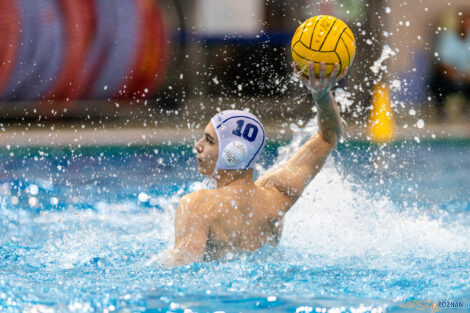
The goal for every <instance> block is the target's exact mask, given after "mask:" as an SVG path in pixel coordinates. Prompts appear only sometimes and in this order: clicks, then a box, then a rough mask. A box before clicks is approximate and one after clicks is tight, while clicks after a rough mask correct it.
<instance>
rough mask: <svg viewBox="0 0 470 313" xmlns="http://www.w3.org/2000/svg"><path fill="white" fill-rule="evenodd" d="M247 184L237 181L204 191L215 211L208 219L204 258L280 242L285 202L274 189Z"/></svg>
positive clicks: (207, 258) (212, 257)
mask: <svg viewBox="0 0 470 313" xmlns="http://www.w3.org/2000/svg"><path fill="white" fill-rule="evenodd" d="M248 187H249V186H246V185H245V186H241V185H240V184H235V185H229V186H226V187H224V188H220V189H216V190H205V191H204V196H205V197H207V198H208V206H210V207H211V208H212V212H213V214H214V215H213V217H212V218H211V219H210V222H209V232H208V236H207V244H206V251H205V254H204V260H211V259H214V258H219V257H222V256H224V255H225V254H226V253H228V252H243V251H254V250H257V249H259V248H260V247H262V246H263V245H265V244H270V245H272V246H276V245H277V244H278V242H279V240H280V236H281V233H282V226H283V216H284V209H285V203H282V199H280V198H279V194H278V193H277V192H276V191H275V190H273V189H272V188H265V187H260V186H257V185H253V186H252V189H249V188H248Z"/></svg>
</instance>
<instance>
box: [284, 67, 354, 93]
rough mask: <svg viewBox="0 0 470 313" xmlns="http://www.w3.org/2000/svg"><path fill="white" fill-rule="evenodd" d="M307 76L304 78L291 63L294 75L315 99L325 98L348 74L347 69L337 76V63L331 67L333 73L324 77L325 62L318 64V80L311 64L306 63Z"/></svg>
mask: <svg viewBox="0 0 470 313" xmlns="http://www.w3.org/2000/svg"><path fill="white" fill-rule="evenodd" d="M307 64H308V76H309V77H306V76H305V75H304V74H303V72H301V71H299V69H298V68H297V65H296V64H295V62H293V63H292V66H293V67H294V74H295V75H296V76H297V77H298V78H299V79H300V81H301V82H302V83H303V84H304V86H305V87H307V89H308V90H309V91H310V92H311V93H312V96H313V97H314V98H315V99H319V98H324V97H326V96H327V95H328V94H329V92H330V90H331V88H333V86H334V85H335V84H336V83H337V82H338V81H340V80H341V79H342V78H343V77H344V76H346V74H347V72H348V68H345V69H344V71H343V73H341V74H340V75H339V76H337V74H338V63H335V64H334V66H333V71H332V72H331V74H330V76H329V77H328V78H327V77H326V64H325V62H321V63H320V78H319V79H317V78H316V77H315V68H314V63H313V62H308V63H307Z"/></svg>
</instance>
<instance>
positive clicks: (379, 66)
mask: <svg viewBox="0 0 470 313" xmlns="http://www.w3.org/2000/svg"><path fill="white" fill-rule="evenodd" d="M395 55H396V52H395V51H393V49H392V48H390V46H389V45H384V47H383V49H382V54H381V55H380V58H378V59H377V60H376V61H375V62H374V65H372V66H371V67H370V69H371V70H372V72H373V73H374V74H378V73H379V72H380V71H386V70H387V66H386V65H385V64H384V62H385V61H386V60H388V59H389V58H390V57H393V56H395Z"/></svg>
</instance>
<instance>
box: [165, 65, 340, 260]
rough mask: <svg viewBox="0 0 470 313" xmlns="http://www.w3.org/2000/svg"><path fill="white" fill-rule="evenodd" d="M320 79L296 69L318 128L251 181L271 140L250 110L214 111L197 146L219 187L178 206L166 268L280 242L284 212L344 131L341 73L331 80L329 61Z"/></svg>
mask: <svg viewBox="0 0 470 313" xmlns="http://www.w3.org/2000/svg"><path fill="white" fill-rule="evenodd" d="M320 68H321V72H320V78H319V79H315V74H314V67H313V63H309V65H308V73H309V77H310V78H307V77H306V76H304V75H301V74H299V71H298V70H297V67H296V66H295V65H294V72H295V74H296V75H297V76H299V78H300V79H301V80H302V82H303V83H304V85H305V86H306V87H307V88H308V89H309V90H310V91H311V92H312V95H313V98H314V101H315V104H316V106H317V109H318V110H317V111H318V117H319V118H318V121H319V132H318V133H317V134H316V135H314V136H313V137H312V138H310V139H309V140H308V141H307V142H306V143H305V144H304V145H303V146H302V147H301V148H300V149H299V150H298V151H297V152H296V153H295V154H294V155H293V156H292V157H291V158H290V159H289V160H288V161H287V162H285V163H284V164H283V165H282V166H281V167H280V168H278V169H276V170H274V171H272V172H268V173H266V174H265V175H263V176H262V177H260V178H259V179H258V180H257V181H256V182H255V181H253V168H252V166H253V163H254V161H255V160H256V157H257V155H258V154H259V152H260V151H261V150H262V148H263V146H264V142H265V136H264V129H263V126H262V125H261V123H260V122H259V120H258V119H257V118H256V117H255V116H254V115H252V114H250V113H248V112H244V111H236V110H229V111H223V112H220V113H218V114H216V115H215V116H214V117H213V118H212V119H211V121H210V122H209V123H208V124H207V126H206V128H205V133H204V136H203V138H201V140H199V141H198V142H197V143H196V145H195V149H196V151H197V161H198V165H199V167H198V168H199V171H200V173H201V174H203V175H208V176H213V177H214V178H215V180H216V182H217V188H216V189H212V190H210V189H202V190H198V191H195V192H193V193H191V194H188V195H186V196H184V197H183V198H182V199H181V200H180V202H179V204H178V208H177V210H176V217H175V245H174V248H173V249H170V250H167V251H164V252H163V253H162V254H161V255H160V257H161V258H159V259H160V262H161V263H163V265H164V266H166V267H172V266H179V265H183V264H188V263H193V262H201V261H209V260H213V259H216V258H219V257H222V256H224V255H226V254H227V253H229V252H231V253H237V252H246V251H255V250H257V249H259V248H261V247H262V246H263V245H265V244H270V245H272V246H276V245H277V244H278V242H279V240H280V238H281V233H282V227H283V220H284V216H285V214H286V212H287V211H288V210H289V209H290V208H291V207H292V205H293V204H294V203H295V202H296V201H297V199H298V198H299V197H300V195H301V194H302V192H303V190H304V188H305V187H306V186H307V185H308V183H309V182H310V181H311V180H312V179H313V177H314V176H315V175H316V174H317V173H318V172H319V171H320V169H321V167H322V166H323V164H324V162H325V160H326V158H327V156H328V155H329V154H330V152H331V150H332V149H333V148H334V147H335V145H336V142H337V140H338V137H339V136H340V134H341V131H342V127H341V118H340V115H339V110H338V107H337V105H336V103H335V101H334V98H333V96H332V94H331V88H332V87H333V86H334V85H335V83H336V82H337V81H338V80H339V79H341V78H342V77H344V75H345V74H346V71H344V73H343V74H342V75H340V76H338V77H336V74H337V72H338V64H335V66H334V69H333V72H332V74H331V75H330V77H329V78H327V77H325V76H326V75H325V64H324V63H322V64H321V65H320Z"/></svg>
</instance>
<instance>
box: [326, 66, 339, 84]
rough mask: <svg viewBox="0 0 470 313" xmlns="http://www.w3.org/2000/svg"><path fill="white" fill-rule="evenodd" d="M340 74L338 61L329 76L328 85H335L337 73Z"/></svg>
mask: <svg viewBox="0 0 470 313" xmlns="http://www.w3.org/2000/svg"><path fill="white" fill-rule="evenodd" d="M337 74H338V63H335V64H334V65H333V71H332V72H331V74H330V77H329V78H328V85H330V86H333V85H334V84H335V82H336V75H337Z"/></svg>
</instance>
